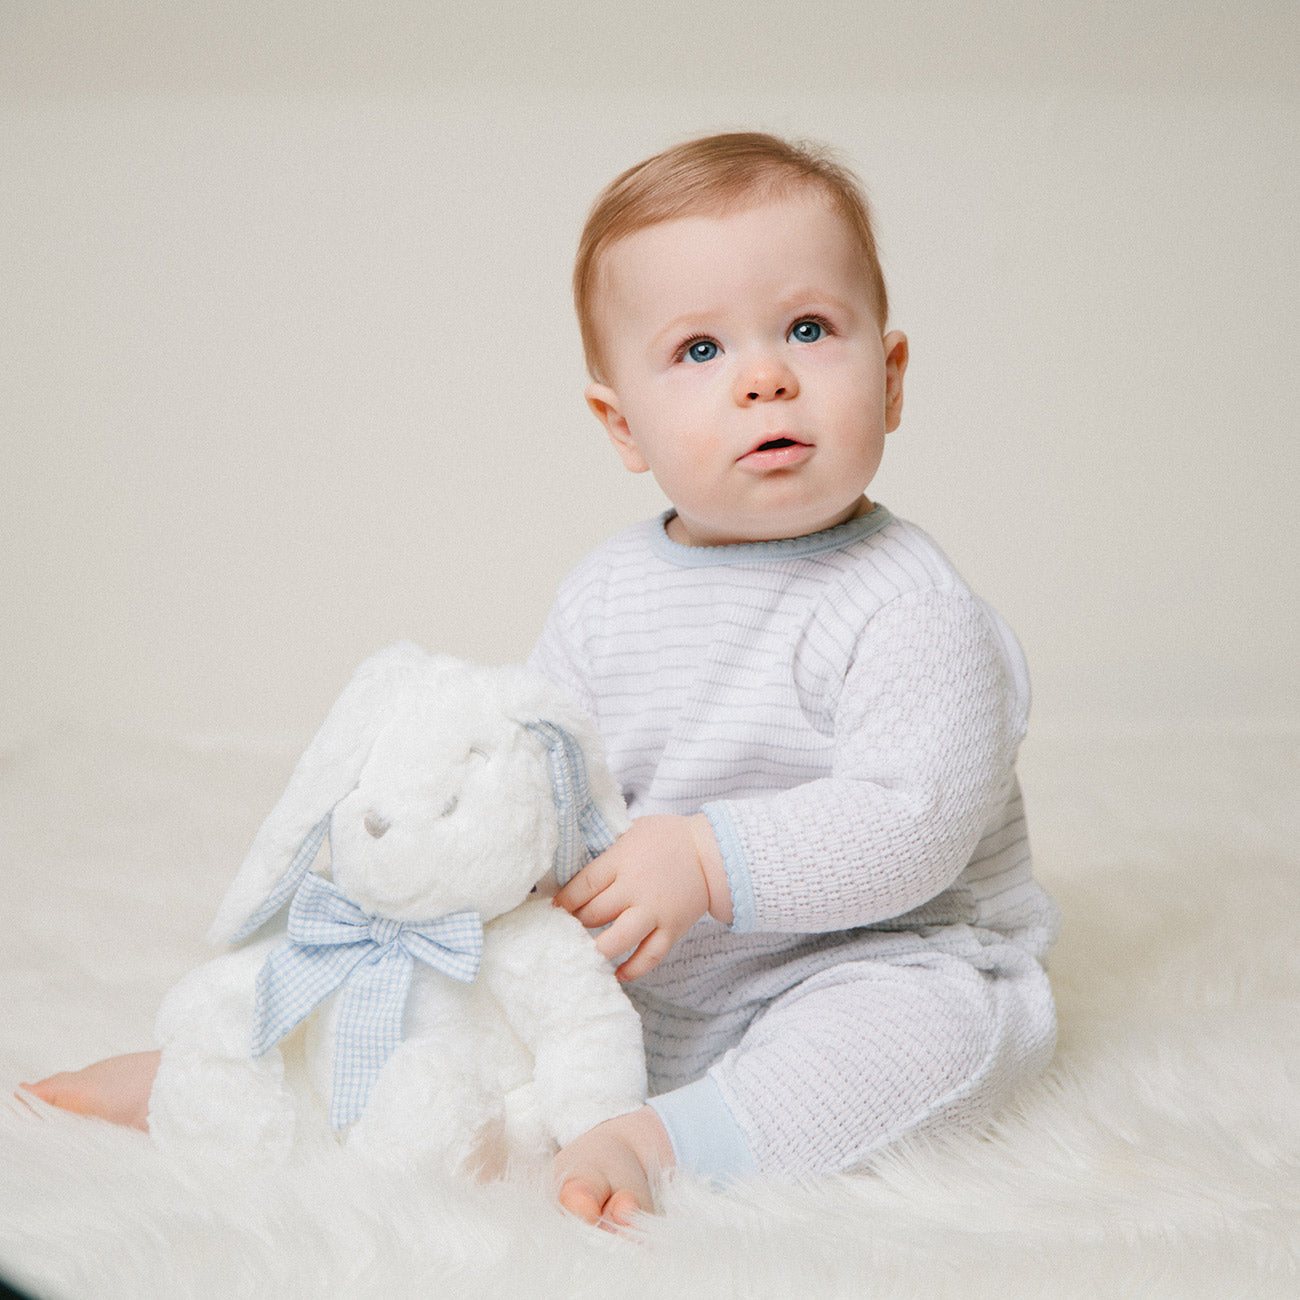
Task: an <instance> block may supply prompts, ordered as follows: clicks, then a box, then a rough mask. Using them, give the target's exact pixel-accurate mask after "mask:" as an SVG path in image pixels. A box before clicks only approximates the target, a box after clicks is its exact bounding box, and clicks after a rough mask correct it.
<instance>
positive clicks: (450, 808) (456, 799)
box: [438, 794, 460, 817]
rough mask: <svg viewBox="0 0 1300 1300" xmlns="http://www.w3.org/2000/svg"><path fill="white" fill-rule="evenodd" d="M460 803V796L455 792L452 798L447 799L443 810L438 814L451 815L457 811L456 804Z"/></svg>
mask: <svg viewBox="0 0 1300 1300" xmlns="http://www.w3.org/2000/svg"><path fill="white" fill-rule="evenodd" d="M458 803H460V796H459V795H455V794H454V795H452V796H451V798H450V799H448V800H447V802H446V804H445V805H444V807H443V810H442V811H441V812H440V813H439V814H438V816H439V817H450V816H451V815H452V813H454V812H455V811H456V805H457V804H458Z"/></svg>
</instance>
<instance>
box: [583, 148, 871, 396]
mask: <svg viewBox="0 0 1300 1300" xmlns="http://www.w3.org/2000/svg"><path fill="white" fill-rule="evenodd" d="M800 192H802V193H813V194H817V195H820V196H821V197H822V198H823V199H824V200H825V201H826V202H827V203H829V205H830V206H831V208H832V209H833V210H834V211H835V213H836V214H837V215H838V216H839V218H840V220H841V221H842V222H843V223H844V228H845V230H846V231H848V233H849V236H850V238H851V239H852V241H853V243H854V245H855V246H856V248H857V251H858V254H859V255H860V257H861V263H862V273H863V275H864V276H865V277H866V279H867V281H868V283H869V285H870V288H871V292H872V294H873V296H874V297H875V300H876V308H877V317H876V323H877V324H878V325H879V326H880V329H881V332H882V333H883V332H884V328H885V321H886V320H887V318H888V315H889V297H888V294H887V293H886V291H885V277H884V274H883V273H882V272H881V269H880V259H879V257H878V255H877V253H876V237H875V232H874V231H873V229H872V224H871V209H870V207H869V206H868V203H867V199H866V195H865V194H863V192H862V187H861V185H860V184H859V183H858V179H857V177H855V176H854V175H853V173H852V172H850V171H849V170H848V169H847V168H845V167H843V166H841V165H840V164H839V163H837V162H836V161H835V160H834V159H833V158H832V157H831V156H830V154H829V152H827V151H826V150H825V149H822V148H818V147H816V146H814V145H811V144H807V143H803V142H793V141H787V140H782V139H779V138H778V137H776V136H774V135H766V134H764V133H762V132H733V133H728V134H725V135H709V136H703V137H701V138H700V139H697V140H688V141H686V142H685V143H684V144H679V145H674V146H673V147H672V148H670V149H665V150H664V151H663V152H662V153H657V154H655V155H654V157H652V158H647V159H646V160H645V161H644V162H640V163H637V164H636V165H635V166H634V167H629V168H628V169H627V170H626V171H625V172H623V173H622V174H621V175H619V176H616V177H615V178H614V179H613V180H612V181H611V182H610V183H609V184H608V185H606V186H605V188H604V189H603V190H602V191H601V192H600V194H599V195H598V196H597V198H596V201H595V203H594V204H593V205H592V208H591V212H590V214H589V215H588V217H587V224H586V225H585V226H584V227H583V230H582V239H581V240H580V241H579V244H578V256H577V259H576V261H575V262H574V267H573V303H574V307H575V308H576V310H577V314H578V327H579V329H580V330H581V331H582V347H583V351H584V353H585V354H586V358H587V370H588V372H589V373H590V375H591V377H592V378H593V379H595V380H597V381H598V382H605V381H606V380H607V378H608V376H607V374H606V371H605V368H604V367H605V358H604V353H603V348H602V333H601V329H600V306H599V304H600V300H601V275H602V271H603V269H604V266H605V255H606V254H607V252H608V251H609V250H610V249H611V248H612V247H613V246H614V245H615V244H617V243H618V242H619V241H620V240H622V239H626V238H627V237H628V236H629V235H633V234H635V233H636V232H637V231H639V230H645V229H646V228H648V227H650V226H657V225H660V224H662V223H663V222H665V221H673V220H675V219H677V218H679V217H699V216H707V217H716V216H720V215H722V214H724V213H728V212H735V211H737V210H739V209H741V208H746V207H756V206H758V205H760V204H761V203H763V202H765V201H767V200H768V199H773V198H780V197H788V196H790V195H791V194H796V193H800Z"/></svg>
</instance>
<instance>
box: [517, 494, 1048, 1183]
mask: <svg viewBox="0 0 1300 1300" xmlns="http://www.w3.org/2000/svg"><path fill="white" fill-rule="evenodd" d="M531 662H532V664H533V666H534V667H536V668H538V669H540V670H541V671H542V672H543V673H544V674H546V675H547V676H549V677H550V678H552V679H553V680H554V681H556V682H557V683H558V684H560V685H561V686H563V687H564V688H565V689H567V690H568V691H569V692H570V693H571V694H572V695H573V696H574V697H575V698H576V699H577V700H578V701H579V703H581V704H582V705H583V706H584V708H586V710H587V711H588V713H589V714H590V715H591V716H592V718H593V719H594V720H595V722H596V724H597V727H598V729H599V730H600V732H601V736H602V739H603V740H604V741H605V745H606V751H607V754H608V757H609V760H610V765H611V767H612V769H613V771H614V774H615V776H616V778H617V779H618V780H619V782H620V784H621V786H622V789H623V792H624V795H625V797H626V799H627V801H628V807H629V811H630V812H631V814H632V815H633V816H634V817H637V816H643V815H647V814H651V813H665V812H666V813H679V814H688V815H689V814H693V813H696V812H699V811H700V810H701V809H703V810H704V811H706V812H707V813H708V815H709V817H710V820H711V822H712V824H713V826H714V830H715V832H716V833H717V836H718V840H719V844H720V846H721V848H722V850H723V856H724V861H725V865H726V867H727V872H728V878H729V881H730V883H731V886H732V895H733V902H734V903H735V906H736V916H737V920H736V924H735V925H734V926H733V927H731V928H727V927H723V926H720V925H718V924H716V923H714V922H712V921H711V920H710V919H709V918H705V919H704V920H703V921H701V922H700V923H699V924H697V925H696V926H695V927H694V928H693V929H692V931H691V932H690V933H689V934H687V935H686V936H685V937H684V938H683V939H682V940H681V941H680V942H679V943H678V944H677V946H676V947H675V948H674V949H673V951H672V952H671V953H670V954H669V955H668V957H667V958H666V959H665V960H664V961H663V962H662V963H661V964H660V965H659V966H658V967H657V968H656V969H655V970H654V971H653V972H651V974H650V975H648V976H646V977H644V978H643V979H640V980H638V981H636V982H635V983H633V984H631V985H629V987H628V993H629V996H630V997H631V998H632V1000H633V1001H634V1002H635V1003H636V1005H637V1007H638V1010H639V1011H640V1012H641V1014H642V1020H643V1025H644V1028H645V1036H646V1050H647V1064H648V1067H649V1071H650V1078H651V1092H652V1093H658V1092H664V1091H667V1090H670V1089H675V1088H680V1087H682V1086H684V1085H687V1084H689V1083H690V1082H692V1081H693V1080H695V1079H698V1078H700V1077H701V1075H702V1074H703V1073H704V1072H705V1070H706V1069H708V1068H709V1067H710V1065H712V1064H713V1063H715V1062H717V1061H718V1060H719V1059H720V1058H722V1057H723V1056H724V1055H725V1054H726V1053H728V1052H729V1051H730V1049H733V1048H736V1049H737V1050H738V1051H740V1052H742V1053H743V1052H744V1051H745V1048H744V1046H743V1044H742V1040H743V1039H744V1038H745V1035H746V1033H747V1031H748V1029H749V1026H750V1025H751V1024H752V1023H754V1021H755V1017H756V1016H757V1015H759V1014H760V1013H761V1012H762V1011H763V1009H764V1008H766V1007H768V1006H769V1005H771V1004H772V1003H773V1002H774V1001H775V1000H776V999H778V998H780V997H782V995H783V994H785V993H787V992H789V991H790V990H792V989H794V988H796V987H797V986H801V985H802V984H803V982H805V981H807V980H809V979H811V978H813V977H821V978H825V976H824V975H823V974H822V973H824V972H828V971H830V970H831V969H833V968H836V967H840V966H842V965H843V964H845V963H854V962H863V961H868V962H885V963H899V964H901V965H903V966H910V965H915V964H916V963H917V962H922V961H926V960H929V959H928V958H927V957H926V954H927V953H935V954H942V955H943V956H944V958H945V959H947V958H948V957H949V956H955V957H956V958H958V959H959V960H960V961H962V962H963V963H969V965H970V966H971V967H973V968H975V969H979V970H985V971H988V973H989V974H990V975H993V974H996V973H998V972H999V971H1001V970H1003V969H1004V968H1005V969H1006V970H1008V971H1011V970H1015V971H1017V972H1019V971H1020V970H1022V969H1023V962H1024V961H1025V960H1028V962H1029V967H1030V968H1031V969H1030V974H1029V975H1026V976H1025V979H1026V980H1028V981H1029V985H1031V986H1032V989H1031V992H1030V993H1029V994H1028V995H1027V996H1028V998H1029V1003H1027V1004H1026V1005H1027V1006H1028V1007H1029V1009H1028V1010H1025V1009H1023V1008H1022V1009H1021V1010H1020V1011H1017V1012H1016V1014H1017V1015H1020V1014H1022V1013H1023V1014H1024V1015H1025V1016H1026V1017H1028V1019H1027V1020H1026V1021H1025V1023H1024V1024H1023V1025H1021V1026H1020V1029H1019V1030H1018V1031H1017V1032H1022V1031H1023V1036H1025V1037H1026V1039H1027V1040H1032V1041H1033V1042H1035V1043H1039V1044H1041V1043H1042V1042H1046V1041H1050V1039H1051V1036H1052V1033H1053V1025H1054V1017H1053V1012H1052V1007H1051V999H1050V993H1048V992H1046V983H1045V981H1043V980H1042V979H1041V970H1039V971H1038V977H1037V979H1038V982H1037V983H1034V978H1035V977H1033V974H1032V970H1033V969H1038V960H1041V959H1042V958H1043V957H1044V956H1045V954H1046V952H1047V950H1048V948H1049V947H1050V945H1051V942H1052V940H1053V938H1054V936H1055V933H1056V927H1057V914H1056V909H1055V906H1054V905H1053V904H1052V902H1051V900H1050V899H1049V898H1048V897H1047V896H1046V894H1044V892H1043V891H1042V890H1041V889H1040V888H1039V886H1038V885H1037V884H1036V883H1035V882H1034V880H1033V877H1032V874H1031V859H1030V853H1029V842H1028V838H1027V835H1026V830H1025V819H1024V807H1023V803H1022V801H1021V797H1020V790H1019V787H1018V784H1017V782H1016V776H1015V757H1016V750H1017V747H1018V745H1019V742H1020V739H1021V737H1022V736H1023V734H1024V730H1025V724H1026V717H1027V714H1028V707H1029V686H1028V675H1027V672H1026V670H1025V666H1024V661H1023V657H1022V655H1021V652H1020V649H1019V646H1018V645H1017V644H1016V641H1015V638H1014V636H1013V635H1012V634H1011V632H1010V631H1009V630H1008V629H1007V627H1006V625H1005V624H1004V623H1003V622H1002V620H1001V619H1000V618H999V617H998V616H997V614H996V613H995V612H994V611H992V610H991V609H989V608H988V607H987V606H986V605H984V603H983V602H981V601H980V600H979V599H978V597H976V596H975V595H973V593H972V592H971V591H970V589H969V588H968V587H967V586H966V584H965V583H964V582H963V581H962V579H961V577H960V576H959V575H958V574H957V573H956V571H955V570H954V569H953V567H952V565H951V564H950V562H949V561H948V560H947V558H946V557H945V556H944V555H943V553H942V551H940V549H939V548H938V547H937V546H936V545H935V544H934V542H933V541H931V539H930V538H929V537H928V536H927V535H926V534H925V533H924V532H922V531H921V530H920V529H919V528H916V527H915V526H914V525H911V524H908V523H906V522H905V521H902V520H899V519H897V518H895V517H894V516H893V515H891V514H890V512H889V511H888V510H886V509H885V508H884V507H883V506H877V507H876V509H875V510H874V511H873V512H871V513H870V514H868V515H865V516H863V517H861V518H859V519H857V520H853V521H851V522H849V523H847V524H844V525H841V526H839V527H838V528H834V529H829V530H827V531H826V532H824V533H821V534H815V535H812V536H808V537H801V538H795V539H791V540H789V541H774V542H761V543H754V544H745V545H739V546H729V547H717V548H689V547H682V546H678V545H676V544H674V543H673V542H672V541H671V540H669V539H668V537H667V535H666V533H665V531H664V527H663V520H662V519H659V520H651V521H648V522H647V523H644V524H641V525H637V526H635V527H633V528H631V529H628V530H626V531H624V532H623V533H620V534H618V535H617V536H615V537H613V538H611V539H610V540H609V541H608V542H607V543H605V544H604V545H603V546H602V547H600V548H598V549H597V550H596V551H595V552H594V553H593V554H592V555H590V556H588V557H587V559H586V560H584V561H583V562H582V563H580V564H579V565H578V567H577V568H576V569H575V570H574V571H573V573H572V574H571V575H570V576H569V578H568V579H566V581H565V583H564V584H563V585H562V587H561V589H560V592H559V594H558V596H557V599H556V602H555V605H554V607H553V608H552V611H551V614H550V616H549V618H548V620H547V624H546V627H545V629H544V631H543V634H542V637H541V639H540V640H539V642H538V645H537V647H536V649H535V650H534V652H533V656H532V660H531ZM788 1050H789V1051H790V1052H791V1053H792V1055H791V1058H790V1065H791V1068H792V1069H793V1068H794V1066H795V1064H796V1057H797V1055H798V1052H799V1051H800V1048H799V1046H798V1041H797V1040H794V1039H792V1040H791V1042H790V1044H789V1047H788ZM846 1050H848V1049H847V1048H846ZM1035 1050H1037V1049H1035ZM775 1051H776V1049H773V1050H772V1051H770V1052H769V1054H768V1058H767V1059H768V1061H769V1064H770V1062H771V1061H772V1060H774V1059H775V1057H774V1056H773V1052H775ZM776 1054H777V1055H779V1052H776ZM940 1055H942V1053H941V1052H940ZM728 1059H730V1058H728ZM1024 1059H1028V1058H1024ZM1033 1059H1035V1060H1037V1059H1038V1058H1037V1057H1034V1058H1033ZM720 1068H721V1067H720ZM728 1068H729V1067H728ZM1008 1068H1009V1069H1012V1072H1013V1073H1014V1068H1013V1067H1012V1066H1008ZM733 1074H734V1071H732V1073H731V1074H727V1075H726V1076H725V1077H724V1076H721V1075H720V1076H719V1078H722V1079H723V1081H724V1084H725V1082H726V1079H730V1078H732V1075H733ZM861 1086H862V1087H863V1088H864V1089H867V1090H868V1091H869V1090H870V1088H871V1087H872V1084H871V1081H870V1080H869V1079H868V1078H866V1076H863V1079H862V1084H861ZM754 1087H755V1089H756V1090H757V1091H761V1089H760V1088H759V1086H758V1085H757V1084H755V1085H754ZM738 1089H739V1085H738V1084H737V1085H735V1086H731V1087H724V1091H725V1092H726V1094H727V1096H728V1098H729V1100H730V1099H734V1098H736V1097H737V1096H738V1095H739V1094H738ZM774 1093H775V1090H774ZM756 1095H757V1092H756ZM880 1100H881V1099H879V1098H872V1099H871V1101H870V1104H871V1105H872V1106H876V1107H877V1109H880V1106H877V1103H879V1102H880ZM844 1103H845V1106H846V1107H848V1108H849V1109H850V1110H851V1109H852V1108H854V1107H862V1108H865V1107H866V1105H867V1099H866V1098H865V1095H864V1097H861V1098H859V1097H854V1096H850V1095H846V1096H845V1098H844ZM881 1105H883V1110H882V1111H881V1113H887V1112H888V1106H887V1105H884V1104H883V1103H881ZM809 1122H810V1123H811V1122H812V1121H811V1120H810V1121H809ZM793 1124H794V1121H793V1120H792V1121H791V1122H790V1125H787V1128H791V1126H792V1125H793ZM807 1136H808V1135H807V1134H805V1138H806V1137H807ZM750 1137H751V1140H754V1141H757V1139H756V1136H755V1135H754V1134H752V1133H751V1134H750ZM764 1141H765V1142H766V1143H767V1147H768V1150H769V1154H770V1153H771V1152H774V1151H777V1150H778V1149H783V1147H782V1144H783V1143H785V1144H786V1145H787V1146H788V1147H789V1149H788V1150H785V1154H784V1156H782V1157H780V1158H781V1159H785V1158H786V1157H788V1160H789V1163H790V1164H791V1166H792V1167H797V1166H798V1163H799V1158H800V1157H799V1155H798V1149H797V1148H798V1147H799V1143H800V1142H801V1141H803V1139H800V1138H799V1137H798V1136H797V1135H792V1130H791V1131H790V1132H786V1133H785V1134H784V1135H782V1134H777V1135H775V1136H773V1135H770V1134H769V1135H767V1137H766V1138H765V1139H764ZM759 1145H762V1144H761V1143H759ZM770 1159H771V1160H773V1161H776V1160H777V1159H778V1157H777V1156H776V1155H770Z"/></svg>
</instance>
